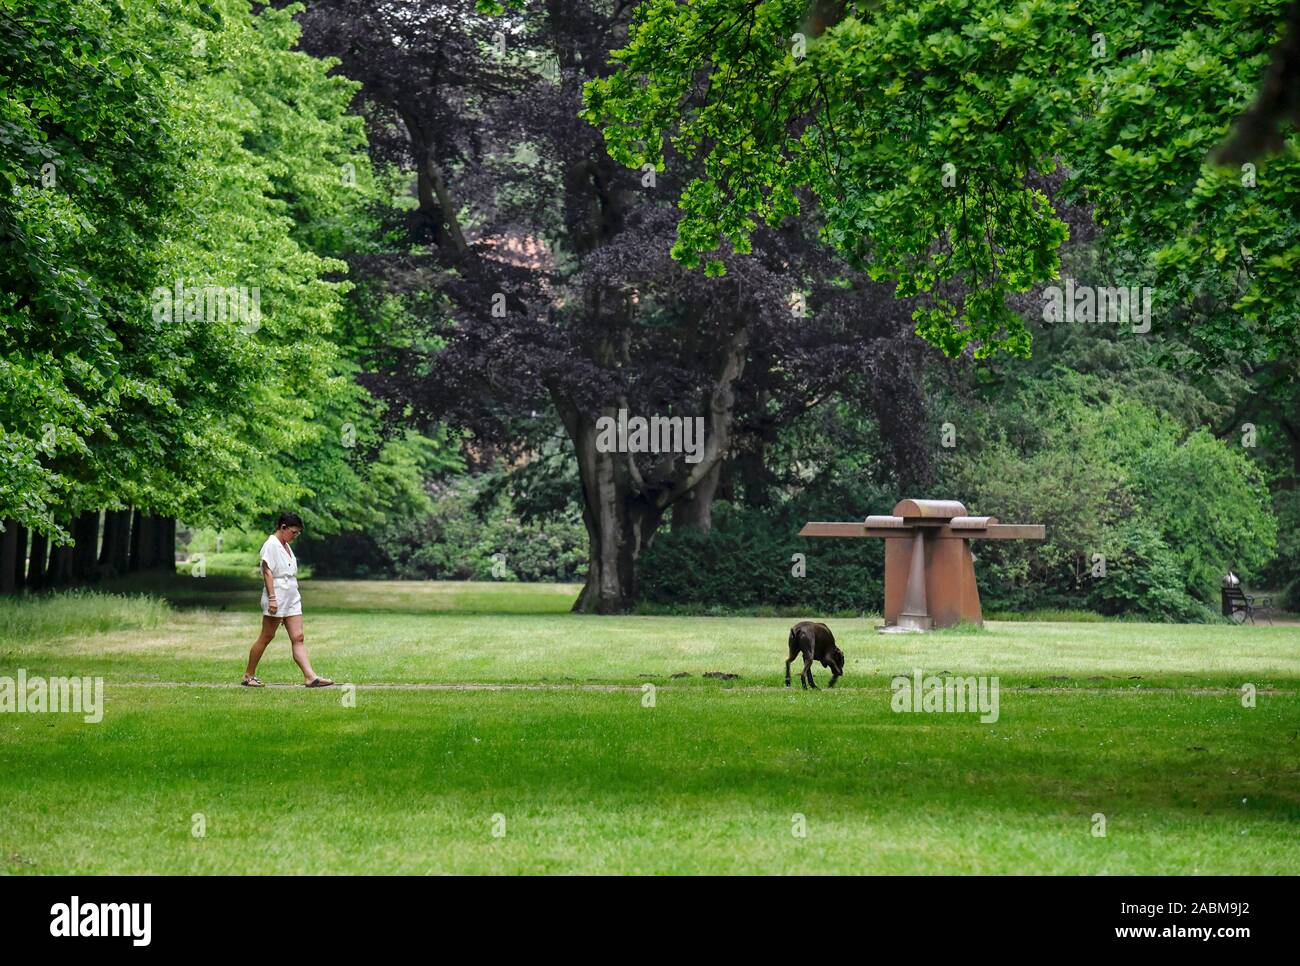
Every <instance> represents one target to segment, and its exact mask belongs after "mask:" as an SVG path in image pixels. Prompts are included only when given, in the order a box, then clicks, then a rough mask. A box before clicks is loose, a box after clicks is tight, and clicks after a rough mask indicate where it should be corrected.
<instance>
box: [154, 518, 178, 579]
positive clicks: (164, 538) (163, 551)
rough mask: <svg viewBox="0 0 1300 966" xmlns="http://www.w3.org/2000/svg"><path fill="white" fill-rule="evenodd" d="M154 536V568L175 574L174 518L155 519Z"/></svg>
mask: <svg viewBox="0 0 1300 966" xmlns="http://www.w3.org/2000/svg"><path fill="white" fill-rule="evenodd" d="M154 536H155V539H156V540H157V542H158V547H157V549H156V550H155V551H154V567H155V568H156V569H158V570H165V571H167V572H168V573H175V572H176V518H175V517H156V518H155V524H154Z"/></svg>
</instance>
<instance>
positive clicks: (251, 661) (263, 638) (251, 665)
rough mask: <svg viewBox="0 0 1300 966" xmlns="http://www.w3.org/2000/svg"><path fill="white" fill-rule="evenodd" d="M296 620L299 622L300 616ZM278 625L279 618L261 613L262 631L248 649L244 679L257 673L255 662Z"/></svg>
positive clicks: (258, 659)
mask: <svg viewBox="0 0 1300 966" xmlns="http://www.w3.org/2000/svg"><path fill="white" fill-rule="evenodd" d="M298 620H299V623H301V621H302V618H299V619H298ZM279 626H280V618H278V617H267V616H266V615H265V614H263V615H262V633H261V634H259V635H258V636H257V640H255V641H254V642H253V646H252V648H250V649H249V651H248V666H247V667H246V668H244V680H245V681H247V680H248V679H249V678H251V677H252V676H253V675H254V674H256V673H257V664H258V662H259V661H261V660H262V652H263V651H265V650H266V645H268V644H270V643H271V639H272V638H273V637H275V631H276V628H278V627H279Z"/></svg>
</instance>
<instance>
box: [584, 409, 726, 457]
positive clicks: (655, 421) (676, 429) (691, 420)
mask: <svg viewBox="0 0 1300 966" xmlns="http://www.w3.org/2000/svg"><path fill="white" fill-rule="evenodd" d="M596 451H597V452H600V453H685V454H686V462H688V463H698V462H699V461H700V460H702V459H704V417H703V416H651V417H650V418H649V419H647V418H646V417H644V416H632V417H631V418H629V417H628V414H627V410H626V409H620V410H619V411H618V419H615V418H614V417H613V416H601V417H600V418H599V419H597V420H596Z"/></svg>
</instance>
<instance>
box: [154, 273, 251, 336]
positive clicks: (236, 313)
mask: <svg viewBox="0 0 1300 966" xmlns="http://www.w3.org/2000/svg"><path fill="white" fill-rule="evenodd" d="M153 320H154V321H155V322H157V323H158V324H159V325H171V324H172V323H173V322H182V321H183V322H200V321H201V322H205V323H207V324H209V325H213V324H217V323H221V322H236V323H238V324H239V331H241V332H243V333H245V334H246V335H251V334H252V333H254V332H256V331H257V330H258V329H259V328H260V327H261V325H262V289H261V288H260V287H259V286H256V285H254V286H252V287H251V288H250V287H249V286H247V285H186V284H185V280H184V279H182V278H178V279H176V281H175V282H174V283H173V284H172V287H171V288H166V287H164V286H161V285H160V286H159V287H158V288H156V289H154V290H153Z"/></svg>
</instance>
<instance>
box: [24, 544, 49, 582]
mask: <svg viewBox="0 0 1300 966" xmlns="http://www.w3.org/2000/svg"><path fill="white" fill-rule="evenodd" d="M49 546H50V538H49V537H47V536H46V535H45V534H43V533H41V532H40V531H39V530H33V531H32V547H31V550H30V551H29V556H28V560H27V589H28V590H40V589H41V588H42V587H44V586H45V556H46V553H47V552H48V550H49Z"/></svg>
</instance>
